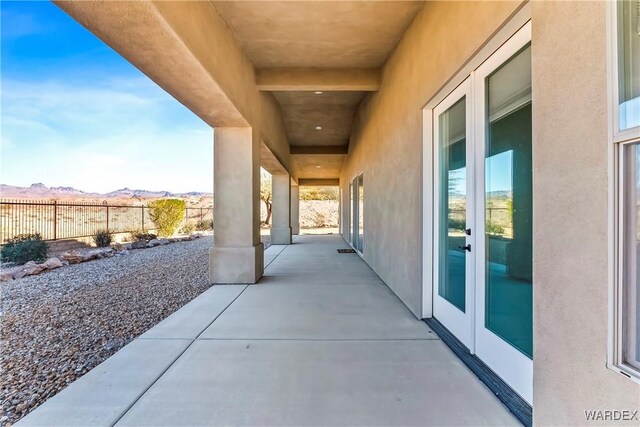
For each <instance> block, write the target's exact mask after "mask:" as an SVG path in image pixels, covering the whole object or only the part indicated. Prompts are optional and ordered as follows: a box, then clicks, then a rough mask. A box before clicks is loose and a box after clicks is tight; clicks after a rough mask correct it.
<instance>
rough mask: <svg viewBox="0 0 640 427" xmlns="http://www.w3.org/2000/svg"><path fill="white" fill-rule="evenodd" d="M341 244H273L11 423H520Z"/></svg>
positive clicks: (329, 239)
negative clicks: (242, 279) (260, 266)
mask: <svg viewBox="0 0 640 427" xmlns="http://www.w3.org/2000/svg"><path fill="white" fill-rule="evenodd" d="M346 246H347V245H346V244H345V242H344V241H343V240H342V238H341V237H339V236H298V237H296V238H295V240H294V244H292V245H288V246H282V245H274V246H271V247H270V248H269V249H268V250H267V251H265V275H264V277H263V278H262V279H261V280H260V282H259V283H258V284H256V285H217V286H213V287H212V288H211V289H210V290H208V291H207V292H205V293H204V294H202V295H201V296H199V297H198V298H196V299H195V300H193V301H192V302H191V303H189V304H187V305H186V306H185V307H183V308H182V309H180V310H179V311H178V312H176V313H174V314H173V315H172V316H170V317H169V318H167V319H165V320H164V321H163V322H161V323H160V324H158V325H157V326H155V327H154V328H152V329H151V330H149V331H147V332H146V333H145V334H143V335H142V336H140V337H139V338H138V339H136V340H134V341H133V342H132V343H130V344H129V345H127V346H126V347H125V348H123V349H122V350H121V351H119V352H118V353H117V354H115V355H114V356H112V357H111V358H109V359H108V360H106V361H105V362H104V363H102V364H101V365H99V366H98V367H96V368H95V369H93V370H92V371H91V372H89V373H88V374H87V375H85V376H84V377H82V378H81V379H79V380H78V381H76V382H74V383H73V384H71V385H70V386H69V387H68V388H66V389H65V390H63V391H62V392H61V393H60V394H58V395H57V396H55V397H54V398H52V399H50V400H49V401H47V402H46V403H45V404H43V405H42V406H40V407H39V408H37V409H36V410H35V411H34V412H32V413H31V414H29V415H28V416H27V417H25V418H24V419H22V420H21V421H20V422H19V423H18V425H21V426H27V425H67V426H70V425H92V426H94V425H105V426H106V425H109V426H111V425H518V424H519V423H518V421H517V420H516V419H515V418H514V417H513V416H512V415H511V414H510V413H509V412H508V411H507V409H506V408H505V407H503V406H502V404H501V403H500V402H499V401H498V399H497V398H495V397H494V396H493V395H492V393H491V392H490V391H489V390H488V389H487V388H486V387H485V386H484V385H483V384H482V383H481V382H480V381H479V380H478V379H477V378H476V377H475V376H474V375H473V374H472V373H471V372H470V371H469V370H468V369H467V368H466V366H464V364H463V363H462V362H461V361H460V360H459V359H458V358H457V357H456V356H454V354H453V353H452V352H451V351H450V350H449V349H448V348H447V347H446V345H445V344H444V343H442V342H441V341H440V339H439V338H438V336H437V335H436V334H435V333H433V332H432V331H431V330H429V328H428V327H427V326H426V325H425V324H424V323H423V322H421V321H419V320H418V319H416V318H415V316H413V314H411V312H410V311H409V310H408V309H407V308H406V307H405V306H404V304H402V303H401V302H400V300H398V299H397V297H396V296H395V295H394V294H393V293H392V292H391V291H390V290H389V288H388V287H387V286H386V285H385V284H384V282H383V281H382V280H381V279H380V278H379V277H378V276H377V275H376V274H375V273H374V272H373V271H372V270H371V269H370V268H369V266H367V264H365V263H364V262H363V261H362V260H361V259H360V257H358V256H357V255H356V254H338V252H337V251H336V249H337V248H344V247H346ZM461 403H462V404H461Z"/></svg>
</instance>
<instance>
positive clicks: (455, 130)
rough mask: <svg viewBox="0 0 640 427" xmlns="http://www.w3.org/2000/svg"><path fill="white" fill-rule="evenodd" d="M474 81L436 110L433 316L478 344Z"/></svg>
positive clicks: (461, 337)
mask: <svg viewBox="0 0 640 427" xmlns="http://www.w3.org/2000/svg"><path fill="white" fill-rule="evenodd" d="M468 95H469V83H468V82H465V83H463V84H462V85H461V86H459V87H458V88H457V89H456V90H455V91H453V93H451V94H450V95H449V96H448V97H447V98H446V99H445V100H444V101H443V102H442V103H441V104H440V105H438V107H437V108H436V109H435V110H434V144H435V147H434V164H435V168H436V183H435V192H434V193H435V194H434V195H435V210H436V219H435V224H436V229H435V240H436V247H435V250H434V254H435V257H434V258H435V259H434V263H435V267H436V268H435V277H434V284H435V285H436V289H437V292H435V295H434V306H433V309H434V315H435V316H436V317H437V318H438V320H439V321H440V322H441V323H442V324H443V325H444V326H445V327H447V328H448V329H449V330H450V331H451V332H452V333H453V334H454V335H456V337H458V339H459V340H460V341H462V343H463V344H464V345H466V346H467V347H468V348H469V349H473V313H474V307H473V282H472V278H473V274H472V273H473V272H472V269H473V257H472V253H471V251H472V248H473V244H472V242H471V239H472V236H471V234H472V230H471V226H470V224H471V223H472V222H473V216H472V214H473V212H472V210H471V207H472V203H471V199H470V197H472V196H473V185H472V183H473V180H472V179H471V175H470V173H471V170H472V168H470V167H469V166H470V164H471V163H472V161H473V151H472V145H471V144H470V141H469V138H468V135H467V133H468V130H467V122H468V120H467V116H468V115H469V108H468V105H467V104H468V98H469V97H468Z"/></svg>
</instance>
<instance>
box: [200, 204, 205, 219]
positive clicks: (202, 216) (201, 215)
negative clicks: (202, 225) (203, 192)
mask: <svg viewBox="0 0 640 427" xmlns="http://www.w3.org/2000/svg"><path fill="white" fill-rule="evenodd" d="M200 222H204V213H202V206H200Z"/></svg>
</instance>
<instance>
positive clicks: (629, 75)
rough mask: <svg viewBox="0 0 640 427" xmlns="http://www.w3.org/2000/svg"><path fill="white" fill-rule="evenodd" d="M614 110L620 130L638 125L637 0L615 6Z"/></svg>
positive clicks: (639, 47) (639, 34) (639, 56)
mask: <svg viewBox="0 0 640 427" xmlns="http://www.w3.org/2000/svg"><path fill="white" fill-rule="evenodd" d="M617 15H618V109H619V110H618V111H619V126H620V130H625V129H630V128H633V127H635V126H639V125H640V0H623V1H620V2H619V3H618V10H617Z"/></svg>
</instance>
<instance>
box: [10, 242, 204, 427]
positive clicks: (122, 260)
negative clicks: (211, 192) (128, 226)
mask: <svg viewBox="0 0 640 427" xmlns="http://www.w3.org/2000/svg"><path fill="white" fill-rule="evenodd" d="M212 242H213V237H209V238H207V239H200V240H199V241H197V242H193V243H192V244H182V245H180V244H176V245H168V246H161V247H158V248H156V249H155V250H153V251H144V250H143V251H133V252H131V253H130V254H129V255H127V256H124V257H120V256H114V257H111V258H105V259H103V260H100V261H95V262H87V263H81V264H77V265H73V266H70V267H68V268H63V269H55V270H52V271H47V272H46V273H45V274H41V275H39V276H30V277H25V278H23V279H21V280H19V281H13V280H11V281H8V282H1V283H0V294H1V295H2V298H1V299H0V312H2V326H3V327H0V340H1V341H2V343H3V346H2V347H3V348H2V374H1V375H0V378H1V380H0V383H1V385H2V387H0V402H2V411H1V412H2V414H0V419H2V417H6V418H3V420H4V421H0V425H2V426H9V425H11V424H13V423H15V422H17V421H18V420H19V419H20V418H21V417H23V416H24V415H26V414H27V413H29V412H31V411H33V410H34V409H35V408H36V407H37V406H39V405H40V404H42V403H43V402H44V401H45V400H46V399H47V398H50V397H52V396H54V395H55V394H57V393H58V392H60V391H61V390H62V389H64V388H65V387H66V386H67V385H68V384H69V383H70V382H72V381H74V380H75V379H77V378H79V377H81V376H82V375H84V374H85V373H87V372H88V371H89V370H91V369H92V368H93V367H95V366H97V365H99V364H100V363H101V362H102V361H104V360H105V359H106V358H107V357H109V356H111V355H112V354H114V353H115V352H116V351H118V350H119V349H120V348H122V347H123V346H125V345H126V344H127V343H129V342H130V341H131V340H133V339H134V338H135V337H137V336H139V335H140V334H142V333H143V332H145V331H146V330H148V329H149V328H150V327H152V326H153V325H155V324H156V323H157V322H158V321H160V320H161V319H164V318H165V317H167V316H168V315H170V314H171V313H173V312H175V311H176V310H177V309H179V308H180V307H182V306H183V305H184V304H186V303H187V302H189V301H191V300H192V299H193V298H194V297H195V296H197V295H199V294H200V293H201V292H203V291H204V290H206V289H208V288H209V287H210V284H209V280H208V278H207V269H208V259H209V247H210V246H211V244H212ZM92 250H97V248H94V249H92ZM83 252H85V250H82V249H81V250H80V251H79V253H83ZM112 253H116V251H113V252H112ZM107 256H108V255H107ZM63 261H64V260H61V262H63ZM32 266H33V264H32ZM12 271H13V268H12ZM105 307H109V308H108V309H106V310H105Z"/></svg>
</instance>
